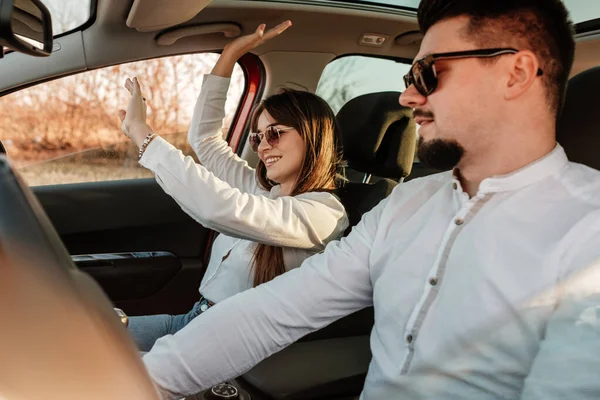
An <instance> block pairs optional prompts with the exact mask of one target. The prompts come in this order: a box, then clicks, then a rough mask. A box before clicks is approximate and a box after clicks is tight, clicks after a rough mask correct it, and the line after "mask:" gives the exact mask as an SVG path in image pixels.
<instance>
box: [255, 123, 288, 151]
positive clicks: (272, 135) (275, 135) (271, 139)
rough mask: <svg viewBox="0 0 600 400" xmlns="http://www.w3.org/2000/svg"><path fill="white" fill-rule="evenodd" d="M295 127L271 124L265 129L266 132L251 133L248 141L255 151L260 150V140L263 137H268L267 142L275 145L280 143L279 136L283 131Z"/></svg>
mask: <svg viewBox="0 0 600 400" xmlns="http://www.w3.org/2000/svg"><path fill="white" fill-rule="evenodd" d="M292 129H294V128H291V127H287V128H279V127H278V126H273V125H269V126H267V129H265V132H264V133H262V132H261V133H251V134H250V136H249V137H248V142H250V147H251V148H252V150H253V151H255V152H257V151H258V146H260V142H262V140H263V138H266V139H267V143H269V146H271V147H273V146H276V145H277V143H279V137H280V136H281V134H282V133H283V132H286V131H289V130H292Z"/></svg>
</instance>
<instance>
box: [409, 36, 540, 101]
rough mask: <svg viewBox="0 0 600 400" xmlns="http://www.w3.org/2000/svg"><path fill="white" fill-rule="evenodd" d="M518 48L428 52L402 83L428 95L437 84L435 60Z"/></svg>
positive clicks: (496, 53)
mask: <svg viewBox="0 0 600 400" xmlns="http://www.w3.org/2000/svg"><path fill="white" fill-rule="evenodd" d="M518 52H519V50H516V49H511V48H499V49H480V50H469V51H456V52H452V53H437V54H430V55H428V56H426V57H423V58H421V59H420V60H417V61H415V63H414V64H413V65H412V67H411V68H410V71H408V74H406V75H404V84H405V85H406V88H407V89H408V87H409V86H410V85H415V88H416V89H417V91H418V92H419V93H420V94H422V95H423V96H429V95H430V94H431V93H433V92H434V91H435V89H437V86H438V75H437V71H436V69H435V62H436V61H438V60H453V59H460V58H492V57H498V56H503V55H506V54H517V53H518ZM541 75H543V72H542V70H541V69H538V71H537V76H541Z"/></svg>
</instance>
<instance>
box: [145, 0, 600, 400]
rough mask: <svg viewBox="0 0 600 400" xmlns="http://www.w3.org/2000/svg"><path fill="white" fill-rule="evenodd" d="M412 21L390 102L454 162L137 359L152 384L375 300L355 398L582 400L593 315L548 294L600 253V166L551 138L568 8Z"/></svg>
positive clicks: (274, 347)
mask: <svg viewBox="0 0 600 400" xmlns="http://www.w3.org/2000/svg"><path fill="white" fill-rule="evenodd" d="M419 24H420V26H421V29H422V31H423V32H424V34H425V36H424V39H423V42H422V44H421V49H420V51H419V54H418V55H417V57H416V60H417V61H416V62H415V64H414V65H413V69H412V70H411V73H410V74H409V75H408V76H407V77H406V81H407V85H409V86H408V88H407V90H406V91H405V92H404V93H403V94H402V96H401V97H400V102H401V103H402V104H403V105H405V106H408V107H412V108H414V114H415V118H416V120H417V122H418V123H419V124H420V125H421V128H420V135H421V138H422V141H421V144H420V149H419V154H420V157H421V159H422V160H424V161H427V162H429V163H430V164H432V165H433V166H435V167H441V168H445V167H456V168H455V169H454V170H453V171H451V172H446V173H442V174H438V175H434V176H430V177H426V178H424V179H418V180H414V181H412V182H408V183H406V184H403V185H401V186H399V187H398V188H397V189H396V190H394V192H393V193H392V194H391V195H390V197H388V198H387V199H386V200H384V201H383V202H382V203H380V204H379V205H378V206H377V207H376V208H375V209H373V210H372V211H371V212H369V213H368V214H366V215H365V216H364V217H363V219H362V221H361V222H360V223H359V224H358V226H357V227H355V228H354V229H353V230H352V233H351V234H350V235H349V236H348V237H347V238H345V239H343V240H341V241H340V242H334V243H331V244H330V245H329V246H328V247H327V249H326V250H325V252H324V253H323V254H319V255H317V256H314V257H311V258H310V259H308V260H307V261H306V262H305V263H304V264H303V265H302V267H301V268H298V269H296V270H294V271H290V272H288V273H286V274H285V275H283V276H281V277H279V278H277V279H275V280H274V281H272V282H270V283H268V284H265V285H262V286H259V287H257V288H255V289H252V290H249V291H247V292H244V293H242V294H240V295H237V296H235V297H234V298H232V299H230V300H227V301H225V302H222V303H221V304H218V305H217V306H215V307H213V308H212V309H210V310H209V311H208V312H206V313H205V314H203V315H202V317H201V318H197V319H195V320H194V321H193V322H192V323H191V324H190V325H189V326H188V327H187V328H186V329H184V330H183V331H181V332H179V333H177V334H176V335H175V336H168V337H165V338H163V339H161V340H159V341H158V342H157V343H156V345H155V346H154V348H153V349H152V351H151V352H150V353H149V354H147V355H146V356H145V358H144V361H145V363H146V365H147V367H148V369H149V371H150V373H151V375H152V377H153V378H154V379H155V381H156V382H157V384H158V385H159V386H161V387H162V388H164V389H166V390H168V391H169V392H171V393H193V392H196V391H199V390H200V389H202V388H206V387H209V386H211V385H213V384H215V383H218V382H221V381H223V380H226V379H228V378H231V377H234V376H237V375H239V374H241V373H243V372H245V371H247V370H248V369H250V368H251V367H252V366H253V365H255V364H256V363H258V362H259V361H260V360H262V359H264V358H265V357H267V356H269V355H270V354H272V353H275V352H277V351H278V350H281V349H282V348H284V347H285V346H287V345H289V344H291V343H293V342H294V341H296V340H297V339H299V338H300V337H302V336H304V335H305V334H307V333H309V332H312V331H314V330H317V329H319V328H321V327H324V326H325V325H327V324H329V323H331V322H333V321H334V320H336V319H338V318H340V317H343V316H345V315H347V314H350V313H352V312H354V311H357V310H359V309H361V308H364V307H367V306H370V305H373V306H374V307H375V326H374V329H373V332H372V334H371V349H372V353H373V359H372V361H371V365H370V367H369V373H368V376H367V379H366V382H365V386H364V390H363V393H362V396H361V398H362V399H365V400H372V399H390V398H427V399H429V398H444V399H447V398H457V399H465V398H468V399H480V398H482V399H488V398H519V397H521V398H552V397H553V396H557V397H560V398H563V397H561V396H566V397H564V398H581V396H578V395H577V394H574V393H575V392H573V390H579V389H581V388H580V386H577V385H580V384H581V380H580V379H578V378H580V377H581V376H583V375H577V374H578V373H581V372H582V369H581V368H582V367H583V364H580V363H578V362H577V360H576V359H569V357H575V356H580V355H581V354H582V351H581V350H582V347H581V346H580V345H581V344H582V342H581V338H583V337H584V336H585V335H588V336H585V337H589V334H590V332H597V331H598V328H597V325H595V319H594V318H595V309H596V308H593V304H592V308H591V310H592V315H591V318H589V314H590V312H589V308H584V311H585V312H584V314H585V313H587V314H586V315H588V318H587V319H586V320H585V321H587V322H586V323H582V324H580V323H579V319H580V314H581V312H580V311H581V310H579V309H576V308H574V307H575V305H579V303H577V302H573V301H572V300H573V298H572V297H567V296H566V295H565V293H568V290H563V289H564V287H563V286H556V285H557V284H558V283H560V284H562V282H565V281H566V280H567V279H568V278H570V277H571V275H573V274H574V273H576V272H578V271H580V270H582V269H583V268H585V267H586V266H588V265H589V264H591V263H593V262H594V261H595V260H596V259H597V258H598V257H600V232H599V231H600V173H599V172H597V171H594V170H592V169H590V168H587V167H584V166H582V165H578V164H573V163H569V162H568V160H567V158H566V156H565V154H564V151H563V150H562V148H561V147H560V146H558V145H557V144H556V141H555V130H556V120H557V115H558V113H559V110H560V107H561V103H562V99H563V96H564V92H565V87H566V83H567V79H568V76H569V72H570V69H571V65H572V62H573V54H574V42H573V37H572V33H571V32H572V31H571V25H570V22H569V20H568V13H567V11H566V9H565V7H564V5H563V4H562V2H561V1H560V0H495V1H493V2H487V1H481V0H423V1H422V2H421V4H420V7H419ZM448 53H450V54H448ZM596 286H597V285H592V290H591V291H592V292H593V289H594V288H595V287H596ZM588 289H589V287H588ZM575 294H577V293H576V292H575ZM575 300H577V299H575ZM586 307H587V306H586ZM569 318H575V320H576V321H575V320H574V321H570V320H569ZM556 319H558V320H559V321H558V322H557V321H556ZM590 321H591V326H592V329H590ZM561 330H562V332H563V333H565V332H568V335H569V339H570V349H569V351H563V349H562V348H561V347H560V346H561V345H560V343H563V342H561V340H563V341H564V339H565V338H566V336H564V335H563V333H561V334H560V335H558V334H555V332H561ZM565 334H566V333H565ZM595 336H598V335H597V334H595ZM190 338H194V339H195V340H190ZM571 339H572V340H571ZM597 342H598V341H596V342H595V343H597ZM186 343H194V345H193V346H189V345H186ZM577 346H580V347H577ZM576 350H579V351H576ZM584 352H585V351H584ZM559 353H560V355H561V357H558V358H557V357H554V356H553V355H556V354H559ZM576 368H580V369H579V370H577V369H576ZM595 381H597V379H592V380H591V381H590V382H595ZM590 382H587V383H590ZM584 389H589V388H584ZM586 393H587V395H588V396H591V397H596V394H597V393H596V394H592V392H586Z"/></svg>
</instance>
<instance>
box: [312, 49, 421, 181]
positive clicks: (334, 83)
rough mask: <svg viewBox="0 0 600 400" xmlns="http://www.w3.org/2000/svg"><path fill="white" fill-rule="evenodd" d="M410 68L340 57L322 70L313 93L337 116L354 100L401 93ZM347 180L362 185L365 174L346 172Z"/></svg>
mask: <svg viewBox="0 0 600 400" xmlns="http://www.w3.org/2000/svg"><path fill="white" fill-rule="evenodd" d="M410 67H411V66H410V65H409V64H404V63H400V62H397V61H394V60H389V59H384V58H375V57H366V56H346V57H341V58H338V59H336V60H333V61H332V62H330V63H329V64H328V65H327V66H326V67H325V69H324V70H323V73H322V74H321V79H320V80H319V84H318V85H317V91H316V93H317V94H318V95H319V96H321V97H322V98H324V99H325V100H326V101H327V102H328V103H329V105H330V106H331V108H332V109H333V111H334V112H335V113H336V114H337V113H338V111H340V109H341V108H342V107H343V106H344V104H346V103H347V102H348V101H350V100H352V99H354V98H355V97H358V96H362V95H364V94H368V93H376V92H387V91H397V92H402V91H404V90H405V89H406V88H405V87H404V81H403V79H402V77H403V76H404V75H406V73H408V71H409V69H410ZM346 177H347V178H348V180H350V181H352V182H362V181H363V180H364V178H365V174H364V173H359V172H357V171H352V170H350V169H347V170H346Z"/></svg>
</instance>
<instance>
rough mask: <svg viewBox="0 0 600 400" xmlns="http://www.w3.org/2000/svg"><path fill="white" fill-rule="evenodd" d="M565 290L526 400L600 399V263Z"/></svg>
mask: <svg viewBox="0 0 600 400" xmlns="http://www.w3.org/2000/svg"><path fill="white" fill-rule="evenodd" d="M565 291H566V293H565V296H564V297H563V298H562V300H561V302H560V303H559V305H558V307H557V309H556V310H555V311H554V313H553V315H552V318H551V319H550V321H549V322H548V325H547V328H546V336H545V338H544V340H543V342H542V343H541V345H540V350H539V352H538V354H537V356H536V358H535V360H534V363H533V365H532V367H531V371H530V373H529V376H528V377H527V379H526V380H525V387H524V389H523V394H522V396H521V399H522V400H533V399H598V398H600V379H599V378H598V371H600V263H599V264H596V265H594V266H592V267H590V268H589V269H587V270H585V271H582V272H581V273H580V275H579V276H577V277H575V279H573V280H571V281H570V282H568V283H567V284H566V287H565Z"/></svg>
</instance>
